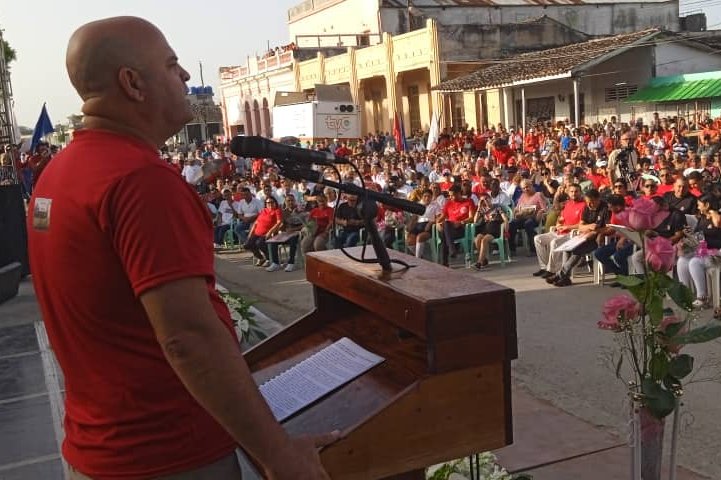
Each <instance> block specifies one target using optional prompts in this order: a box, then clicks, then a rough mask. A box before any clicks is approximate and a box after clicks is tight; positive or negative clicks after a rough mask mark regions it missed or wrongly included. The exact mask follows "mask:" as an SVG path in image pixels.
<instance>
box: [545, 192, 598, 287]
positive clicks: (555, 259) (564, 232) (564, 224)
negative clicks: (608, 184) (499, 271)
mask: <svg viewBox="0 0 721 480" xmlns="http://www.w3.org/2000/svg"><path fill="white" fill-rule="evenodd" d="M567 191H568V200H567V201H566V204H565V205H564V206H563V210H562V211H561V214H560V215H559V217H558V221H557V223H556V231H555V232H548V233H542V234H540V235H536V236H535V238H534V239H533V242H534V243H535V245H536V256H537V257H538V265H539V270H538V271H537V272H535V273H534V274H533V276H534V277H544V278H545V277H547V276H550V275H553V274H554V273H553V272H558V271H559V270H560V269H561V265H562V264H563V252H558V251H555V250H556V248H557V247H559V246H561V245H562V244H564V243H565V242H567V241H568V240H569V239H570V238H571V230H573V229H574V228H576V227H577V226H578V224H579V223H580V221H581V214H582V213H583V209H584V208H586V202H585V201H584V200H583V198H582V197H581V187H580V186H579V185H578V184H576V183H574V184H572V185H569V186H568V188H567Z"/></svg>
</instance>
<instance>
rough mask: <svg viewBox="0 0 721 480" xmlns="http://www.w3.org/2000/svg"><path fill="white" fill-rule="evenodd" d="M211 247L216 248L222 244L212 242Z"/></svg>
mask: <svg viewBox="0 0 721 480" xmlns="http://www.w3.org/2000/svg"><path fill="white" fill-rule="evenodd" d="M213 248H215V249H216V250H217V249H218V248H223V246H222V245H221V244H219V243H214V244H213Z"/></svg>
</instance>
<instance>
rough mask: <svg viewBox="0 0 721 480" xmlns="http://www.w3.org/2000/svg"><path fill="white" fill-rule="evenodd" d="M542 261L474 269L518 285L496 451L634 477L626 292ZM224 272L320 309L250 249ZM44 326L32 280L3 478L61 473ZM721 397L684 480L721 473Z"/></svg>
mask: <svg viewBox="0 0 721 480" xmlns="http://www.w3.org/2000/svg"><path fill="white" fill-rule="evenodd" d="M534 267H535V264H534V263H533V261H532V260H531V259H528V258H525V257H519V258H517V259H514V262H513V263H512V264H510V265H509V266H507V267H506V268H501V267H500V266H496V265H494V266H493V268H492V269H491V270H488V271H487V272H483V273H476V275H478V277H479V279H480V278H486V279H489V280H493V281H497V282H499V283H502V284H504V285H507V286H509V287H512V288H514V289H516V292H517V297H516V300H517V316H518V334H519V349H520V358H519V359H518V360H517V361H516V362H514V430H515V443H514V445H513V446H511V447H508V448H505V449H501V450H499V451H498V452H497V454H498V456H499V459H500V461H501V462H502V464H503V465H504V466H506V467H507V468H508V469H509V471H516V472H518V471H529V472H531V473H533V474H534V479H535V480H566V479H568V480H574V479H580V478H583V479H588V480H590V479H596V478H598V479H612V478H626V477H625V472H626V471H627V465H628V451H627V449H626V447H625V445H624V442H625V438H626V431H625V423H626V417H625V402H624V398H625V397H624V388H623V385H622V384H621V383H620V382H617V381H614V379H613V372H612V371H611V370H610V369H609V368H608V367H607V366H605V365H604V363H603V362H602V361H601V351H602V350H601V348H602V346H610V345H611V336H610V334H609V333H608V332H605V331H601V330H598V329H597V328H596V327H595V322H596V320H597V317H598V314H597V313H596V312H598V310H599V308H600V305H601V304H602V303H603V301H604V300H605V299H606V298H607V297H609V296H611V295H613V294H615V293H617V290H615V289H611V288H608V287H598V286H594V285H592V284H591V283H590V280H591V279H590V277H589V276H583V277H578V278H577V279H576V280H577V282H578V283H579V285H577V286H574V287H570V288H563V289H559V288H551V287H548V286H547V284H546V283H545V282H542V281H541V280H538V279H536V278H533V277H531V276H530V275H529V273H530V272H531V271H533V269H534ZM458 268H461V267H460V265H459V266H458ZM216 270H217V272H218V281H219V283H220V284H222V285H223V286H225V287H227V288H229V289H230V290H232V291H235V292H238V293H244V294H246V295H247V296H248V297H249V298H251V299H254V300H256V301H257V303H256V307H257V308H259V309H260V310H261V311H262V312H264V313H266V314H268V315H269V316H270V317H271V318H272V319H274V320H277V321H279V322H280V323H282V324H287V323H289V322H291V321H292V320H294V319H295V318H297V317H298V316H299V315H301V314H302V313H304V312H306V311H308V310H309V309H310V308H312V297H311V287H310V284H309V283H308V282H307V281H306V280H305V277H304V272H303V271H302V270H299V271H296V272H292V273H285V272H282V271H281V272H276V273H272V274H271V273H267V272H265V271H264V270H263V269H259V268H256V267H253V266H251V264H250V261H249V259H248V256H247V255H246V254H221V255H219V256H218V259H217V261H216ZM40 325H41V323H40V322H39V313H38V310H37V305H36V303H35V299H34V295H33V291H32V286H31V284H30V282H28V281H25V282H23V284H22V285H21V291H20V295H19V296H18V297H17V298H15V299H12V300H11V301H9V302H6V303H5V304H3V305H0V387H1V388H0V420H2V424H3V429H2V430H0V480H15V479H36V478H37V479H41V478H42V479H60V478H62V462H61V460H60V457H59V453H58V452H59V449H58V442H59V441H60V439H61V438H62V429H61V427H60V423H59V418H61V416H62V402H61V398H62V393H63V390H62V376H61V375H59V373H58V372H56V371H55V367H54V364H53V362H52V356H51V352H50V351H49V350H48V349H47V347H46V345H45V344H44V342H43V337H42V328H41V327H40ZM38 334H39V335H38ZM38 339H40V341H39V340H38ZM718 347H719V344H718V343H712V344H708V345H705V346H704V347H703V348H702V349H695V351H694V353H695V354H696V355H698V356H699V358H703V357H704V356H707V357H708V354H709V353H710V352H713V351H718ZM720 396H721V385H719V384H718V383H700V384H695V385H691V386H690V387H689V388H688V390H687V393H686V396H685V404H686V406H687V408H686V409H685V410H684V413H683V420H682V424H683V430H682V432H681V441H680V449H681V450H680V463H681V465H683V466H685V467H688V468H690V469H692V470H694V471H696V472H699V473H702V474H704V476H699V475H694V474H693V473H691V472H689V471H687V470H685V469H684V470H681V471H680V472H679V477H678V478H679V480H701V479H703V478H712V479H717V478H721V455H720V454H719V452H718V449H717V446H718V445H720V444H721V427H719V424H718V422H717V418H718V416H719V414H720V413H721V412H720V411H719V410H720V407H719V406H718V404H717V401H716V399H717V398H720ZM667 445H668V444H667ZM590 472H593V473H590Z"/></svg>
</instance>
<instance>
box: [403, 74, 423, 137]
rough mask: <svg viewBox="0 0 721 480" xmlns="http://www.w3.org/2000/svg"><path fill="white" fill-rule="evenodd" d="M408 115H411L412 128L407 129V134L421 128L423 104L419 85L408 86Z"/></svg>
mask: <svg viewBox="0 0 721 480" xmlns="http://www.w3.org/2000/svg"><path fill="white" fill-rule="evenodd" d="M408 116H409V117H410V120H411V122H410V125H409V127H410V129H409V130H408V129H407V130H406V135H409V134H411V133H412V132H415V131H417V130H421V104H420V100H419V95H418V86H416V85H414V86H411V87H408Z"/></svg>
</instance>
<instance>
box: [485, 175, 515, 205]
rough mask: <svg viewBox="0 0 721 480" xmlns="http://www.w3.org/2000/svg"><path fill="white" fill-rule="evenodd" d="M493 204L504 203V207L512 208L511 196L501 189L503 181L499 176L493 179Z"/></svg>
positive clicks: (491, 192)
mask: <svg viewBox="0 0 721 480" xmlns="http://www.w3.org/2000/svg"><path fill="white" fill-rule="evenodd" d="M490 187H491V191H490V194H491V204H492V205H493V206H494V207H498V206H501V205H503V206H504V207H508V208H511V204H512V201H511V197H509V196H508V195H507V194H506V192H504V191H503V190H501V181H500V180H499V179H497V178H493V179H491V185H490Z"/></svg>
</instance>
